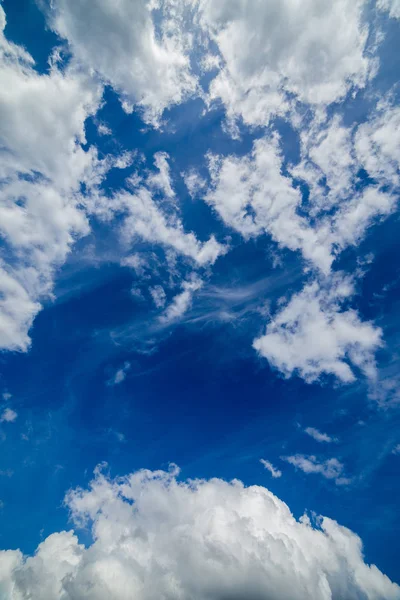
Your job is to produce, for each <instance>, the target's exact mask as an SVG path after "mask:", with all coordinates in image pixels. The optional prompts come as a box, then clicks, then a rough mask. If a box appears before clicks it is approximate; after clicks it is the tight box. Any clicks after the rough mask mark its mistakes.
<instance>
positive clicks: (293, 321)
mask: <svg viewBox="0 0 400 600" xmlns="http://www.w3.org/2000/svg"><path fill="white" fill-rule="evenodd" d="M353 293H354V289H353V284H352V281H351V280H350V279H349V278H342V277H341V276H340V274H337V276H336V277H335V278H333V279H332V281H331V282H330V283H329V285H328V286H327V287H324V286H322V285H321V284H320V283H318V282H317V281H314V282H313V283H310V284H308V285H306V286H305V287H304V289H303V290H302V291H301V292H299V293H298V294H295V295H294V296H293V297H292V298H291V300H290V302H289V303H288V304H287V305H286V306H285V307H284V308H282V309H281V310H280V311H279V312H278V313H277V314H276V315H275V316H274V317H273V319H272V320H271V322H270V323H269V324H268V325H267V329H266V333H265V334H264V335H263V336H261V337H260V338H258V339H256V340H255V341H254V343H253V346H254V348H255V349H256V350H257V351H258V352H259V353H260V355H261V356H263V357H265V358H266V359H267V360H268V361H269V363H270V364H271V365H272V366H274V367H276V368H277V369H279V370H280V371H281V372H282V373H283V374H284V375H285V376H286V377H289V376H291V375H292V374H293V373H298V374H299V376H300V377H302V378H303V379H305V380H306V381H307V382H311V381H315V380H316V379H318V378H319V377H320V376H321V375H323V374H326V375H334V376H335V377H336V378H337V379H338V380H340V381H342V382H343V383H348V382H351V381H354V379H355V375H354V371H353V368H354V367H357V368H358V369H361V370H362V371H363V372H364V373H365V375H366V376H367V377H369V378H370V379H371V380H374V379H375V377H376V366H375V359H374V353H375V352H376V350H377V349H378V348H379V347H380V346H381V343H382V342H381V335H382V332H381V330H380V329H379V328H378V327H374V326H373V325H372V324H371V323H368V322H365V323H363V322H362V321H361V320H360V318H359V316H358V314H357V312H356V311H355V310H353V309H348V310H341V305H342V304H343V302H344V301H345V300H346V299H347V298H349V297H351V296H352V294H353ZM352 367H353V368H352Z"/></svg>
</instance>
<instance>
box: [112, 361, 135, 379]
mask: <svg viewBox="0 0 400 600" xmlns="http://www.w3.org/2000/svg"><path fill="white" fill-rule="evenodd" d="M130 368H131V363H130V362H128V361H125V363H124V365H123V366H122V367H121V368H120V369H118V370H117V371H116V373H115V375H114V376H113V377H112V378H111V379H109V380H108V385H118V384H120V383H122V382H123V381H125V378H126V376H127V373H128V371H129V370H130Z"/></svg>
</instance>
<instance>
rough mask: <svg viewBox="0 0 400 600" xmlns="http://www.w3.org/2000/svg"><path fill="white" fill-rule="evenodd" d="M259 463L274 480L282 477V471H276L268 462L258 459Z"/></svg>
mask: <svg viewBox="0 0 400 600" xmlns="http://www.w3.org/2000/svg"><path fill="white" fill-rule="evenodd" d="M260 463H261V464H262V465H263V467H264V469H267V471H269V472H270V473H271V475H272V477H273V478H274V479H278V478H279V477H282V471H280V470H279V469H276V468H275V467H274V465H273V464H272V463H271V462H270V461H269V460H265V459H264V458H260Z"/></svg>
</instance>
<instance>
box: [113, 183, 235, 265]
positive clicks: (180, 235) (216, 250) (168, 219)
mask: <svg viewBox="0 0 400 600" xmlns="http://www.w3.org/2000/svg"><path fill="white" fill-rule="evenodd" d="M118 200H119V202H120V203H121V206H122V210H123V211H124V212H126V213H127V215H128V216H126V217H125V219H124V222H123V226H122V235H123V238H124V240H125V242H126V243H127V244H130V243H131V242H132V241H133V240H134V239H135V237H138V238H141V239H142V240H144V241H146V242H150V243H157V244H161V245H164V246H166V247H167V248H168V247H169V248H172V249H173V250H175V251H176V252H177V253H178V254H182V255H183V256H186V257H188V258H191V259H192V260H194V261H195V262H196V263H197V264H198V265H199V266H205V265H207V264H213V263H214V262H215V261H216V260H217V258H218V257H219V256H221V255H222V254H225V252H226V250H227V248H226V247H225V246H223V245H222V244H219V243H218V242H217V240H216V239H215V237H214V236H211V237H210V239H209V240H207V241H206V242H200V241H199V240H198V239H197V238H196V236H195V234H194V233H192V232H190V233H186V232H185V231H184V228H183V224H182V221H181V220H180V219H179V217H178V216H177V214H176V213H175V212H169V213H168V212H167V211H163V210H162V209H161V207H159V206H158V205H157V203H156V202H155V201H154V199H153V198H152V195H151V193H150V191H149V190H148V189H147V188H146V187H140V188H139V189H137V190H135V192H134V193H128V192H121V193H120V194H118Z"/></svg>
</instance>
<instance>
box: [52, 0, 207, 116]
mask: <svg viewBox="0 0 400 600" xmlns="http://www.w3.org/2000/svg"><path fill="white" fill-rule="evenodd" d="M173 5H174V3H169V2H154V1H149V0H137V1H136V2H134V3H132V2H131V1H130V0H122V1H120V2H119V3H118V5H115V4H114V3H111V2H110V1H109V0H93V1H92V2H89V3H88V2H86V1H85V0H78V1H76V2H72V3H71V2H69V1H68V0H55V1H54V2H52V3H51V10H50V12H49V22H50V24H51V27H52V28H53V29H54V30H55V31H56V32H57V33H58V34H59V35H60V36H61V37H63V38H65V39H66V40H67V41H68V43H69V45H70V47H71V50H72V52H73V54H74V56H75V57H76V59H78V60H79V61H80V62H82V63H83V64H84V65H86V66H87V67H88V68H90V69H94V70H95V71H96V72H97V73H98V74H99V76H100V77H101V78H102V79H103V80H105V81H106V82H107V83H109V84H110V85H112V86H113V87H114V89H115V90H116V91H117V92H118V93H119V94H120V95H121V97H122V99H123V100H124V102H123V107H124V108H125V109H126V110H127V111H128V112H129V111H130V110H132V105H137V106H139V107H141V108H142V109H143V111H144V118H145V119H146V120H147V121H149V122H152V123H154V124H158V123H159V121H160V118H161V115H162V112H163V110H164V109H165V108H167V107H169V106H171V105H173V104H178V103H180V102H182V100H184V99H185V98H187V97H188V96H190V95H191V94H192V93H193V92H194V91H195V89H196V86H197V81H196V78H195V77H194V76H193V74H192V73H191V70H190V61H189V51H190V46H191V41H190V40H191V38H190V36H189V35H184V34H183V28H182V26H181V22H180V19H179V17H178V15H177V12H176V11H174V6H173ZM160 12H161V13H162V16H161V18H160V14H159V13H160Z"/></svg>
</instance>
